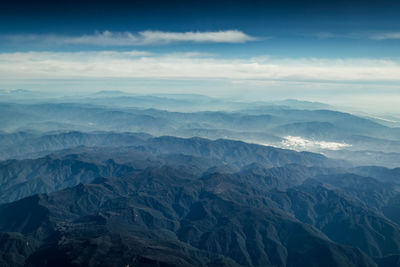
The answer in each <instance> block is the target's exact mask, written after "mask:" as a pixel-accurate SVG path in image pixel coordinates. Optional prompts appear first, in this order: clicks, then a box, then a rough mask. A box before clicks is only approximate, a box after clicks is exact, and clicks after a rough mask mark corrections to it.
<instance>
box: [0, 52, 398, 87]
mask: <svg viewBox="0 0 400 267" xmlns="http://www.w3.org/2000/svg"><path fill="white" fill-rule="evenodd" d="M104 77H109V78H110V77H111V78H152V79H157V78H159V79H163V78H170V79H229V80H231V81H246V80H253V81H291V82H294V81H299V82H332V83H337V82H343V81H344V82H371V81H378V82H382V81H383V82H385V81H387V82H389V81H390V82H399V81H400V65H399V64H398V63H396V62H394V61H391V60H379V59H313V58H311V59H307V58H306V59H274V58H268V57H260V58H252V59H222V58H215V57H212V55H208V54H202V53H175V54H151V53H148V52H145V51H132V52H117V51H102V52H93V51H92V52H18V53H2V54H0V79H57V78H104Z"/></svg>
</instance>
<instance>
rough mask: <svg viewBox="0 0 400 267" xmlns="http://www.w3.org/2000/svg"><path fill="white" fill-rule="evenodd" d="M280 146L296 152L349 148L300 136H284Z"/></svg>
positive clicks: (340, 144)
mask: <svg viewBox="0 0 400 267" xmlns="http://www.w3.org/2000/svg"><path fill="white" fill-rule="evenodd" d="M281 146H282V147H284V148H289V149H294V150H298V151H301V150H312V151H315V150H318V149H328V150H339V149H343V148H346V147H351V145H350V144H346V143H338V142H327V141H315V140H308V139H305V138H302V137H300V136H286V137H285V140H283V141H282V142H281Z"/></svg>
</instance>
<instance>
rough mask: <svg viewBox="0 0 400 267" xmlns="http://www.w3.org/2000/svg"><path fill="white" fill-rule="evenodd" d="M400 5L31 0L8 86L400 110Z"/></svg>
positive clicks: (10, 25)
mask: <svg viewBox="0 0 400 267" xmlns="http://www.w3.org/2000/svg"><path fill="white" fill-rule="evenodd" d="M399 14H400V1H387V0H381V1H368V0H364V1H351V0H349V1H341V0H337V1H330V0H326V1H285V0H283V1H207V0H206V1H152V0H149V1H121V0H114V1H82V0H81V1H75V0H70V1H41V0H37V1H19V0H12V1H10V0H5V1H4V0H3V1H2V6H1V9H0V89H3V90H12V89H27V90H40V91H51V92H54V93H60V94H68V93H84V92H91V91H99V90H122V91H126V92H132V93H140V94H151V93H200V94H205V95H210V96H215V97H229V98H235V99H243V100H265V101H270V100H275V99H287V98H297V99H304V100H312V101H321V102H325V103H330V104H334V105H342V106H349V107H355V108H360V109H363V110H366V111H368V110H373V111H375V112H382V113H385V112H386V113H400V109H399V107H398V103H400V49H399V48H400V16H399Z"/></svg>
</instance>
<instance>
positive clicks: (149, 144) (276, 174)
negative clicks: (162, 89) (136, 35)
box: [0, 91, 400, 267]
mask: <svg viewBox="0 0 400 267" xmlns="http://www.w3.org/2000/svg"><path fill="white" fill-rule="evenodd" d="M4 96H5V98H3V99H5V100H4V101H6V100H7V101H8V102H2V103H1V104H0V111H1V112H0V120H1V123H0V128H1V130H2V132H1V133H0V159H1V161H0V266H293V267H297V266H300V267H302V266H321V267H322V266H324V267H325V266H354V267H356V266H371V267H372V266H374V267H377V266H379V267H389V266H390V267H392V266H400V264H399V262H400V215H399V214H400V135H399V128H396V127H392V126H388V125H383V124H380V123H379V120H371V119H368V118H365V117H359V116H355V115H352V114H349V113H343V112H339V111H335V110H334V109H335V108H334V107H331V106H328V105H324V104H322V103H313V102H301V101H296V100H285V101H278V102H258V103H242V102H233V101H227V100H218V99H212V98H208V97H203V96H199V95H158V96H136V95H126V94H125V93H123V92H108V91H104V92H100V93H98V94H94V95H87V96H85V97H81V98H73V97H69V98H55V97H49V98H48V99H47V100H46V99H43V98H42V99H41V98H35V96H34V95H30V94H28V92H25V91H16V92H7V93H4ZM66 100H68V101H66ZM196 103H197V104H196ZM174 107H175V109H174ZM201 107H203V110H201ZM228 107H229V108H228ZM207 108H208V109H207ZM207 110H208V111H207ZM210 110H211V111H210ZM291 149H295V150H291ZM315 152H321V153H322V154H321V153H315ZM379 165H380V166H379Z"/></svg>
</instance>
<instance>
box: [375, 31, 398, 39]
mask: <svg viewBox="0 0 400 267" xmlns="http://www.w3.org/2000/svg"><path fill="white" fill-rule="evenodd" d="M369 38H370V39H372V40H396V39H400V32H385V33H377V34H372V35H370V36H369Z"/></svg>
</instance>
